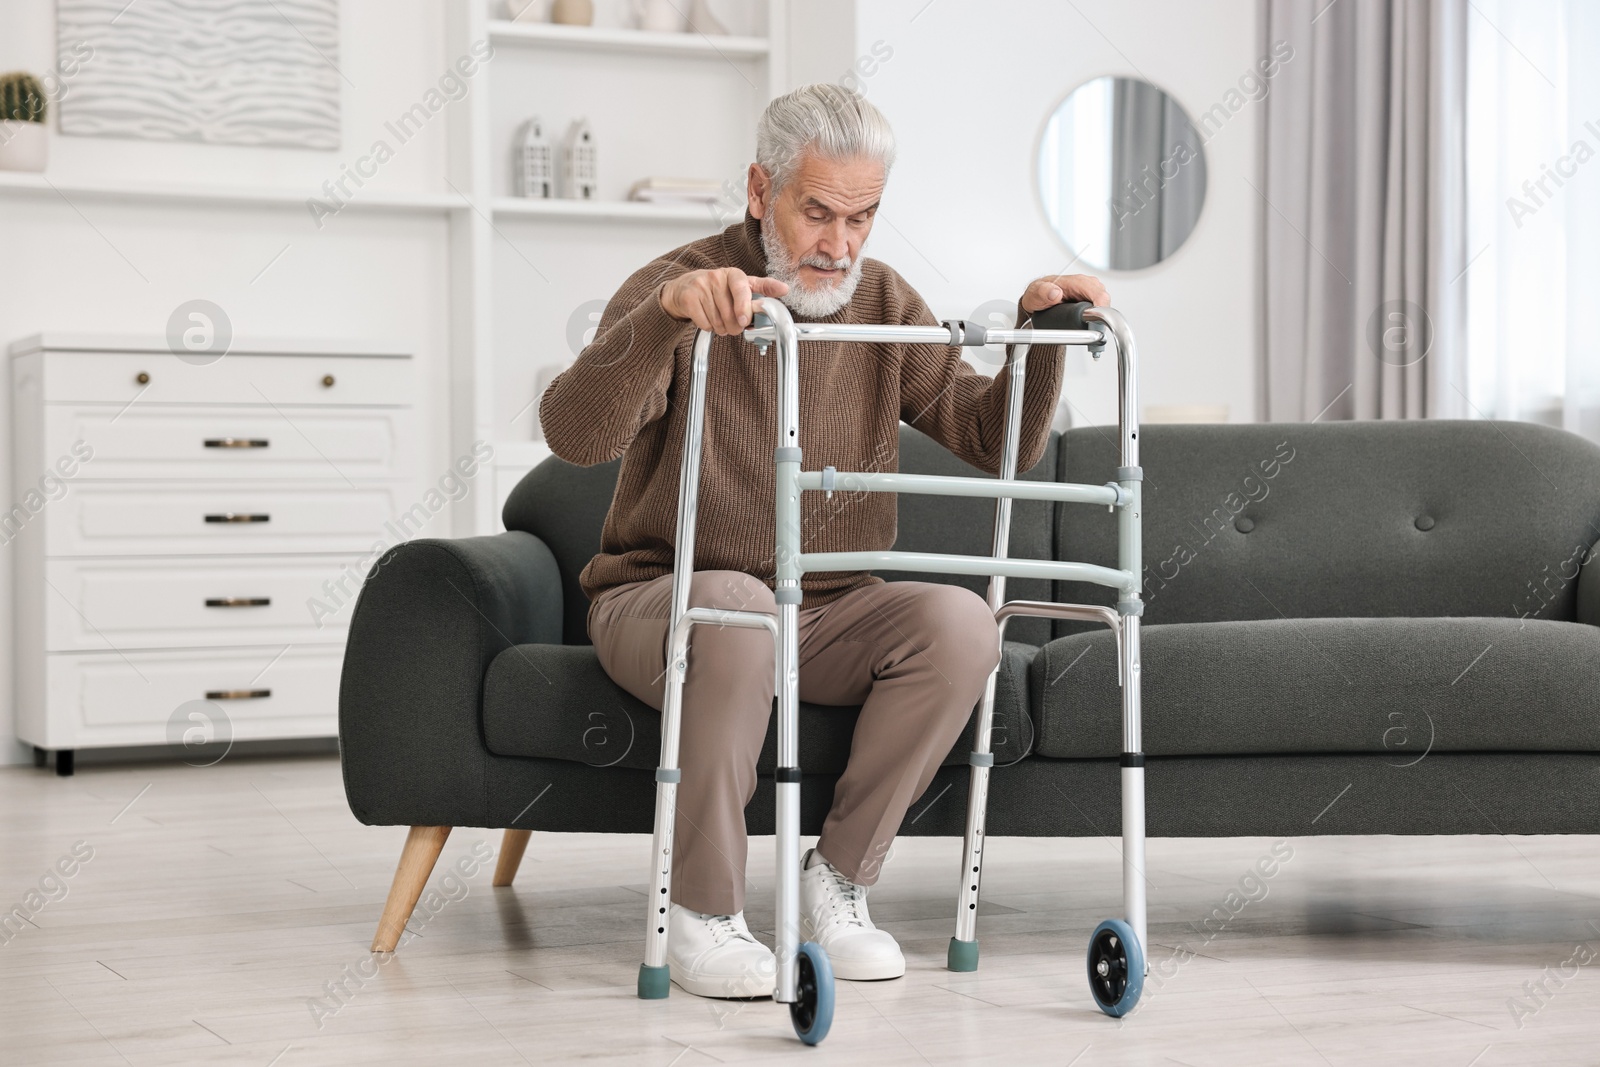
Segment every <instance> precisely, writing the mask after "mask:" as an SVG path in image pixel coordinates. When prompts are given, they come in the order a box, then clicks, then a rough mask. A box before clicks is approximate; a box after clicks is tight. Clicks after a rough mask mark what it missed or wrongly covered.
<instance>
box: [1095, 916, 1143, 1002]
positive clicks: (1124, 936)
mask: <svg viewBox="0 0 1600 1067" xmlns="http://www.w3.org/2000/svg"><path fill="white" fill-rule="evenodd" d="M1089 991H1090V992H1092V993H1093V994H1094V999H1095V1003H1096V1004H1099V1005H1100V1010H1101V1011H1103V1012H1105V1013H1106V1014H1107V1015H1111V1016H1115V1017H1121V1016H1123V1015H1126V1014H1128V1012H1130V1011H1132V1010H1133V1006H1134V1005H1135V1004H1137V1003H1139V994H1140V993H1142V992H1144V949H1143V948H1142V947H1141V946H1140V945H1139V939H1138V938H1137V937H1135V936H1133V929H1132V927H1130V926H1129V925H1128V924H1127V923H1125V922H1123V921H1122V920H1121V919H1107V920H1106V921H1105V922H1103V923H1101V924H1100V925H1099V926H1097V927H1095V930H1094V934H1093V936H1091V937H1090V938H1089Z"/></svg>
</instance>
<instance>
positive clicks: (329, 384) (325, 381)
mask: <svg viewBox="0 0 1600 1067" xmlns="http://www.w3.org/2000/svg"><path fill="white" fill-rule="evenodd" d="M322 387H323V388H324V389H332V388H333V375H331V374H324V375H323V376H322Z"/></svg>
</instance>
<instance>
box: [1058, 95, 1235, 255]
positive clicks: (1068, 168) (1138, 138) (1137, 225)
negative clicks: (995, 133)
mask: <svg viewBox="0 0 1600 1067" xmlns="http://www.w3.org/2000/svg"><path fill="white" fill-rule="evenodd" d="M1205 198H1206V158H1205V152H1204V150H1203V148H1202V147H1201V143H1200V133H1199V131H1198V130H1196V129H1195V126H1194V123H1192V122H1190V121H1189V116H1188V115H1187V114H1185V113H1184V110H1183V108H1181V107H1179V106H1178V103H1177V101H1175V100H1173V99H1172V97H1170V96H1168V95H1167V94H1166V93H1164V92H1162V91H1161V90H1160V89H1157V88H1156V87H1155V86H1154V85H1151V84H1150V83H1149V82H1146V81H1141V80H1140V79H1138V78H1116V77H1110V76H1106V77H1101V78H1095V79H1094V80H1093V81H1087V82H1084V83H1083V84H1082V85H1080V86H1078V87H1077V88H1076V89H1074V90H1072V92H1071V93H1069V94H1067V98H1066V99H1065V100H1063V101H1061V103H1060V104H1059V105H1057V107H1056V109H1055V111H1054V112H1052V113H1051V115H1050V118H1049V120H1048V121H1047V122H1046V123H1045V125H1044V135H1043V136H1042V137H1041V138H1040V140H1039V199H1040V201H1041V202H1042V204H1043V205H1044V213H1045V217H1046V218H1047V219H1048V220H1049V221H1050V225H1051V227H1052V228H1053V229H1054V230H1055V231H1056V233H1057V234H1059V235H1060V237H1061V240H1062V241H1063V242H1065V243H1066V246H1067V249H1068V250H1069V251H1070V252H1071V253H1072V254H1073V255H1074V256H1075V257H1077V258H1076V260H1075V262H1077V263H1083V264H1086V265H1087V266H1090V267H1094V268H1099V269H1101V270H1140V269H1143V268H1144V267H1151V266H1154V265H1155V264H1157V263H1160V262H1161V261H1162V260H1163V259H1166V258H1167V257H1168V256H1170V255H1172V254H1173V253H1174V252H1176V251H1177V250H1178V248H1179V247H1180V246H1181V245H1182V244H1183V242H1184V240H1185V239H1187V238H1188V236H1189V234H1190V232H1191V231H1193V230H1194V227H1195V223H1196V222H1198V221H1199V219H1200V205H1201V204H1202V203H1203V202H1204V201H1205Z"/></svg>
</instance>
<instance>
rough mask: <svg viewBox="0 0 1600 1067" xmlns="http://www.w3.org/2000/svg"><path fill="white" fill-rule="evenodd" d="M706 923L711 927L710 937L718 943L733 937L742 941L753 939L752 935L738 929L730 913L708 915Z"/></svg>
mask: <svg viewBox="0 0 1600 1067" xmlns="http://www.w3.org/2000/svg"><path fill="white" fill-rule="evenodd" d="M706 924H707V925H708V926H709V927H710V929H711V937H712V938H713V940H715V941H716V943H717V944H719V945H720V944H723V943H724V942H727V941H729V940H732V939H735V938H737V939H739V940H742V941H754V940H755V938H754V937H753V936H752V935H750V934H748V933H746V932H745V931H743V930H741V929H739V924H738V923H736V922H734V921H733V916H732V915H712V916H708V917H707V919H706Z"/></svg>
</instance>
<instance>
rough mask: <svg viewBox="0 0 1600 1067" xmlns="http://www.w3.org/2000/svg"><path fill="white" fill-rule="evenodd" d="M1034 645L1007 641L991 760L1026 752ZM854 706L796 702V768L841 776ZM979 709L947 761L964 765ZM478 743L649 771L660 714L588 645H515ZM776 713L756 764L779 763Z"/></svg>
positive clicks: (766, 770)
mask: <svg viewBox="0 0 1600 1067" xmlns="http://www.w3.org/2000/svg"><path fill="white" fill-rule="evenodd" d="M1038 651H1039V650H1038V649H1037V648H1036V647H1035V646H1033V645H1028V644H1023V643H1020V642H1013V641H1008V642H1006V645H1005V650H1004V654H1003V655H1002V657H1001V661H1000V672H999V677H998V678H997V680H996V683H995V726H994V733H993V748H994V753H995V762H996V763H997V764H1000V765H1004V764H1007V763H1015V762H1017V761H1018V760H1020V759H1022V758H1023V757H1024V756H1026V755H1027V754H1028V753H1029V752H1030V751H1031V749H1032V744H1033V739H1034V729H1033V721H1032V718H1031V716H1030V715H1029V714H1028V711H1027V679H1028V670H1029V667H1030V666H1031V665H1032V663H1033V659H1034V656H1035V655H1036V654H1037V653H1038ZM860 710H861V709H860V708H853V707H852V708H845V707H825V706H822V705H819V704H807V703H805V702H804V701H802V702H801V704H800V767H801V769H802V770H803V771H805V772H807V773H818V774H839V773H841V772H842V771H843V770H844V767H845V761H846V760H847V759H848V758H849V756H850V741H851V738H852V737H853V735H854V733H855V725H856V717H857V715H858V714H859V713H860ZM976 719H977V715H976V711H974V715H973V720H974V721H973V722H972V723H971V724H969V725H968V727H967V732H966V735H965V736H964V737H963V738H962V739H961V740H960V741H958V742H957V743H956V745H955V747H954V748H952V749H951V750H950V755H949V756H947V757H946V758H945V761H944V762H945V763H946V764H954V763H965V762H966V761H967V753H968V752H970V751H971V750H972V743H973V735H974V733H975V730H976V725H977V723H976ZM483 732H484V743H485V744H486V745H487V746H488V749H489V751H490V752H492V753H494V754H495V755H497V756H530V757H542V758H546V759H562V760H570V761H572V762H575V763H587V764H589V765H591V766H596V767H609V766H616V767H631V768H636V769H642V770H653V769H654V768H655V766H656V762H657V760H658V759H659V758H660V755H661V713H660V712H658V711H656V710H655V709H654V708H652V707H650V706H649V705H647V704H645V703H643V702H641V701H640V700H638V699H637V698H635V697H634V696H633V694H631V693H629V692H627V691H626V690H625V689H623V688H622V687H621V686H619V685H617V684H616V683H615V682H613V681H612V680H611V678H610V676H608V675H607V674H606V672H605V669H604V668H602V667H601V666H600V659H599V657H598V656H597V655H596V654H595V651H594V648H593V646H591V645H513V646H512V647H510V648H508V649H506V650H505V651H503V652H501V653H500V654H499V655H498V656H496V657H495V659H494V661H493V662H492V663H491V664H490V665H489V673H488V675H487V676H486V677H485V679H484V691H483ZM777 744H778V742H777V723H776V717H775V716H774V719H773V721H772V722H771V723H769V725H768V728H767V740H766V744H765V745H764V746H763V748H762V752H761V759H760V760H759V761H758V762H757V765H756V766H757V770H758V771H759V772H760V773H762V774H771V773H772V770H773V768H774V767H775V766H777V751H778V749H777Z"/></svg>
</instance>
